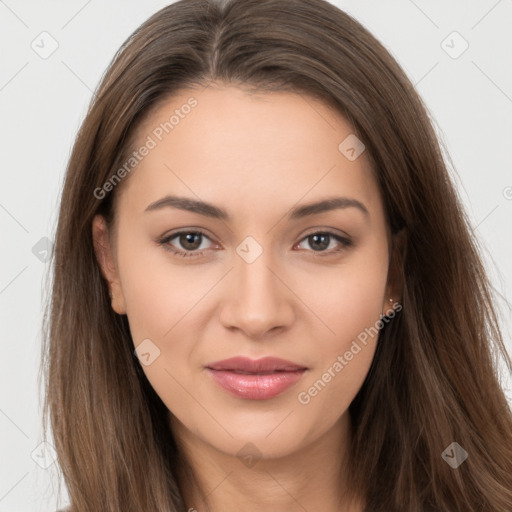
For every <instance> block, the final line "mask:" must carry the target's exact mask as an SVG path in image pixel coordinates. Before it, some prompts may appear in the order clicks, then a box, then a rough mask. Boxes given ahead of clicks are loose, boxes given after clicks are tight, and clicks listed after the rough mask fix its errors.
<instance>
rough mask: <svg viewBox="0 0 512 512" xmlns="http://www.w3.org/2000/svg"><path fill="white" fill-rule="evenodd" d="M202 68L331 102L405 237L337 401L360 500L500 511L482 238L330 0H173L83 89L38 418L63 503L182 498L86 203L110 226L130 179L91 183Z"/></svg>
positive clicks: (379, 61) (352, 26) (150, 503)
mask: <svg viewBox="0 0 512 512" xmlns="http://www.w3.org/2000/svg"><path fill="white" fill-rule="evenodd" d="M212 82H219V83H226V84H234V85H237V86H240V87H243V88H246V89H248V88H252V89H253V90H255V91H263V92H265V91H269V92H270V91H290V92H295V93H299V94H304V95H310V96H314V97H316V98H320V99H322V100H323V101H325V102H326V103H328V104H329V105H330V106H331V107H332V108H333V109H337V110H338V111H339V112H340V113H341V114H342V115H343V116H345V118H346V119H347V120H348V121H349V122H350V123H351V125H352V126H353V128H354V132H355V133H357V135H358V137H359V138H360V139H361V140H362V141H363V142H364V144H365V146H366V151H367V154H368V156H369V158H370V160H371V162H372V166H373V171H374V174H375V178H376V180H377V182H378V184H379V186H380V189H381V193H382V197H383V200H384V206H385V210H386V216H387V219H388V222H389V226H390V228H391V230H392V232H393V233H395V234H398V233H401V234H402V239H403V244H402V246H401V250H400V252H399V254H398V256H397V258H396V259H395V261H394V262H393V265H395V266H396V268H398V272H399V273H400V274H401V276H402V277H403V282H404V286H403V295H402V304H403V309H402V311H401V312H400V313H399V314H398V315H396V317H395V318H394V319H393V321H391V322H389V323H388V324H387V325H385V327H383V328H382V330H381V332H380V335H379V343H378V347H377V351H376V353H375V357H374V360H373V362H372V365H371V368H370V371H369V373H368V375H367V378H366V380H365V382H364V384H363V386H362V388H361V389H360V391H359V393H358V394H357V396H356V397H355V399H354V401H353V402H352V404H351V405H350V413H351V418H352V422H353V427H354V438H353V442H352V444H351V447H350V453H349V455H350V465H349V466H348V467H349V468H350V473H349V478H350V481H349V484H350V488H351V489H352V490H354V492H357V493H358V494H361V495H362V496H364V497H365V499H366V503H367V508H366V510H367V511H368V512H379V511H382V512H392V511H407V512H413V511H425V510H442V511H449V512H468V511H493V512H510V510H512V413H511V411H510V408H509V407H508V404H507V400H506V396H505V394H504V392H503V390H502V389H501V387H500V383H499V377H498V369H497V363H496V360H494V357H495V356H496V355H501V356H502V357H503V359H504V360H505V362H506V364H507V366H508V368H509V369H511V370H512V361H511V358H510V356H509V355H508V354H507V352H506V348H505V345H504V343H503V340H502V334H501V332H500V327H499V322H498V319H497V312H496V306H495V305H494V300H495V297H494V294H493V293H494V292H493V290H492V286H491V284H490V282H489V280H488V277H487V275H486V273H485V269H484V266H483V264H482V260H481V256H480V248H479V245H478V242H477V241H476V240H475V239H474V237H473V236H472V228H471V225H470V222H469V220H468V218H467V216H466V213H465V211H464V209H463V207H462V205H461V201H460V199H459V197H458V195H457V192H456V190H455V187H454V185H453V183H452V181H451V178H450V176H449V173H448V170H447V165H446V163H445V161H444V160H443V156H442V152H441V150H440V145H439V142H438V140H437V139H436V134H435V130H434V129H433V126H432V122H431V120H430V118H429V115H428V113H427V109H426V108H425V106H424V104H423V103H422V101H421V99H420V98H419V96H418V94H417V92H416V91H415V89H414V87H413V85H412V84H411V83H410V81H409V80H408V78H407V77H406V75H405V73H404V72H403V71H402V69H401V68H400V66H399V65H398V64H397V62H396V61H395V60H394V59H393V58H392V57H391V56H390V54H389V53H388V51H387V50H386V49H385V48H384V47H383V45H382V44H380V43H379V42H378V41H377V40H376V38H375V37H373V36H372V35H371V34H370V33H369V32H368V31H367V30H366V29H365V28H363V27H362V26H361V25H360V24H359V23H358V22H357V21H355V20H354V19H353V18H352V17H350V16H349V15H347V14H346V13H344V12H343V11H341V10H340V9H338V8H336V7H335V6H333V5H331V4H329V3H328V2H326V1H324V0H227V1H220V0H219V1H214V0H181V1H178V2H176V3H174V4H172V5H169V6H167V7H165V8H164V9H162V10H160V11H159V12H157V13H156V14H154V15H153V16H152V17H151V18H149V19H148V20H147V21H146V22H145V23H144V24H143V25H142V26H141V27H139V28H138V29H137V30H136V31H135V32H134V33H133V34H132V36H131V37H129V38H128V40H127V41H126V42H125V43H124V44H123V45H122V47H121V48H120V50H119V52H118V53H117V54H116V55H115V57H114V59H113V61H112V62H111V64H110V66H109V68H108V70H107V72H106V73H105V75H104V77H103V79H102V81H101V83H100V85H99V87H98V88H97V90H96V91H95V94H94V96H93V99H92V101H91V105H90V108H89V110H88V112H87V115H86V117H85V120H84V121H83V123H82V126H81V128H80V130H79V133H78V135H77V138H76V141H75V144H74V147H73V151H72V155H71V158H70V161H69V164H68V167H67V172H66V176H65V183H64V187H63V191H62V200H61V204H60V213H59V219H58V226H57V231H56V235H55V249H54V253H53V255H52V270H53V282H52V291H51V299H50V300H49V301H48V305H47V311H46V314H45V319H44V328H45V340H44V347H43V354H44V357H43V361H42V368H44V374H45V384H46V389H45V392H46V395H45V403H44V415H43V429H44V434H45V436H46V435H47V426H46V423H47V420H48V415H49V417H50V420H51V428H52V431H53V436H54V440H55V447H56V451H57V454H58V461H59V464H60V467H61V468H62V473H63V476H64V478H65V482H66V485H67V489H68V492H69V496H70V499H71V510H72V511H73V512H86V511H91V512H98V511H100V510H101V511H112V512H119V511H121V510H122V511H124V512H127V511H137V512H140V511H141V510H143V511H162V512H163V511H183V510H185V503H184V500H183V497H182V493H181V489H180V485H179V483H178V478H177V471H178V468H179V467H181V466H179V462H180V457H179V454H180V453H181V452H180V450H179V447H178V446H177V445H176V443H175V440H174V439H173V436H172V433H171V431H170V428H169V424H168V416H167V409H166V407H165V405H164V404H163V402H162V401H161V399H160V398H159V397H158V395H157V394H156V393H155V392H154V390H153V389H152V387H151V386H150V384H149V382H148V380H147V379H146V377H145V375H144V372H143V371H142V369H141V366H140V364H139V362H138V360H137V357H136V356H135V355H134V347H133V343H132V340H131V337H130V331H129V326H128V321H127V318H126V316H125V315H117V314H116V313H115V312H114V311H113V310H112V309H111V307H110V300H109V294H108V287H107V285H106V282H105V280H104V279H103V277H102V274H101V271H100V268H99V265H98V262H97V260H96V257H95V252H94V247H93V240H92V231H91V224H92V219H93V217H94V216H95V215H96V214H97V213H101V214H103V215H105V217H106V218H107V220H108V222H109V223H112V221H113V218H114V213H115V204H114V203H113V198H114V197H116V195H117V194H118V193H119V188H120V186H122V184H123V183H121V184H120V186H118V187H113V190H112V191H110V192H109V193H107V194H105V197H101V198H100V199H98V197H97V196H98V194H95V193H94V191H95V190H97V189H99V188H101V187H103V185H104V184H105V183H106V182H107V181H108V180H109V179H110V178H111V177H112V176H113V175H114V174H115V172H116V170H117V169H118V168H119V166H121V165H122V164H123V162H124V161H125V158H126V155H127V154H129V153H130V151H131V150H133V148H132V147H131V145H132V144H133V140H134V136H135V134H136V130H137V127H138V126H139V125H140V123H141V121H142V119H143V118H144V117H145V116H147V115H148V113H149V112H151V109H154V108H155V107H156V106H157V105H158V104H159V102H162V101H165V100H167V99H168V98H170V97H171V96H172V94H173V93H175V92H177V91H180V90H183V89H185V88H187V87H192V86H198V85H199V86H207V85H208V84H209V83H212ZM340 142H341V141H340ZM134 172H136V170H135V171H134ZM128 179H129V176H127V177H125V178H124V180H128ZM453 442H456V443H458V444H459V445H460V446H461V447H462V448H463V449H464V450H465V451H466V452H467V454H468V457H467V459H466V460H465V461H464V462H463V463H462V464H460V465H459V466H458V467H456V468H455V467H452V466H451V465H450V464H448V463H447V462H446V457H443V453H444V452H445V450H446V449H448V451H449V453H450V455H449V456H453V455H451V454H453V453H454V452H450V450H453V449H454V448H453V446H454V445H452V443H453ZM450 447H451V448H450Z"/></svg>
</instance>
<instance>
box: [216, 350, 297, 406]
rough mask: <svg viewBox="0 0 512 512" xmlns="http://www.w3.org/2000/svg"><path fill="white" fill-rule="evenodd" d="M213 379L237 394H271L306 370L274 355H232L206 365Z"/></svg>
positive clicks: (258, 396)
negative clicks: (253, 357)
mask: <svg viewBox="0 0 512 512" xmlns="http://www.w3.org/2000/svg"><path fill="white" fill-rule="evenodd" d="M206 369H207V371H208V373H209V374H210V375H211V376H212V378H213V380H214V381H215V382H216V383H217V384H219V385H220V386H221V387H222V388H223V389H225V390H226V391H228V392H229V393H231V394H232V395H235V396H237V397H239V398H245V399H248V400H265V399H269V398H273V397H275V396H277V395H279V394H281V393H282V392H284V391H285V390H286V389H288V388H289V387H290V386H292V385H293V384H295V383H296V382H297V381H298V380H299V379H300V378H301V377H302V375H303V374H304V372H305V371H306V370H307V368H306V367H305V366H302V365H298V364H295V363H293V362H291V361H286V360H284V359H280V358H276V357H264V358H262V359H257V360H253V359H249V358H247V357H232V358H230V359H224V360H222V361H216V362H215V363H210V364H208V365H207V366H206Z"/></svg>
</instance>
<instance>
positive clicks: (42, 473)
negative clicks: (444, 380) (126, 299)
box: [0, 0, 512, 512]
mask: <svg viewBox="0 0 512 512" xmlns="http://www.w3.org/2000/svg"><path fill="white" fill-rule="evenodd" d="M168 3H169V2H164V1H159V0H151V1H142V0H123V1H121V0H111V1H109V2H99V1H98V0H89V1H87V0H72V1H70V0H66V1H64V0H60V1H56V0H53V1H51V0H48V1H45V2H36V1H23V0H20V1H15V0H0V48H1V63H0V145H1V147H0V155H1V161H0V164H1V165H0V175H1V188H0V226H1V240H2V245H1V247H2V251H1V267H0V268H1V271H0V314H1V317H0V318H1V338H0V340H1V347H0V348H1V355H0V375H1V385H0V434H1V435H0V440H1V441H0V512H20V511H24V512H32V511H34V512H35V511H37V512H39V511H55V510H56V508H57V504H58V502H57V497H58V489H57V487H56V477H57V475H58V473H57V468H56V463H54V464H51V462H52V459H51V450H49V449H47V450H46V451H44V450H42V447H41V446H40V443H41V440H42V439H41V431H42V429H41V409H40V393H41V391H40V390H39V389H38V381H37V374H38V369H39V357H40V343H41V334H40V328H41V318H42V300H43V285H44V280H43V278H44V275H45V273H46V263H45V259H46V255H47V254H49V251H51V246H52V241H53V237H54V229H55V223H56V218H57V206H58V202H59V193H60V189H61V185H62V180H63V176H64V171H65V167H66V163H67V160H68V158H69V155H70V151H71V148H72V144H73V141H74V137H75V135H76V132H77V129H78V127H79V125H80V123H81V121H82V120H83V117H84V114H85V111H86V108H87V105H88V103H89V100H90V98H91V94H92V91H93V90H94V88H95V87H96V85H97V83H98V81H99V79H100V77H101V75H102V74H103V72H104V71H105V68H106V66H107V65H108V63H109V62H110V60H111V58H112V57H113V55H114V53H115V52H116V51H117V49H118V48H119V46H120V45H121V43H122V42H123V41H124V40H125V39H126V38H127V37H128V36H129V35H130V34H131V33H132V32H133V31H134V30H135V29H136V28H137V27H138V26H139V25H140V24H141V23H142V22H143V21H145V20H146V19H147V18H148V17H149V16H150V15H151V14H153V13H154V12H156V11H157V10H159V9H160V8H162V7H164V6H165V5H167V4H168ZM333 3H335V4H336V5H337V6H339V7H341V8H342V9H344V10H346V11H347V12H348V13H350V14H352V15H353V16H354V17H355V18H356V19H357V20H359V21H360V22H361V23H362V24H363V25H364V26H366V27H367V28H368V29H369V30H370V31H371V32H372V33H373V34H374V35H375V36H376V37H377V38H378V39H379V40H380V41H381V42H382V43H383V44H384V45H385V46H386V47H387V48H388V49H389V51H390V52H391V54H392V55H393V56H394V57H395V58H396V59H397V60H398V61H399V63H400V64H401V65H402V67H403V68H404V70H405V71H406V73H407V74H408V76H409V77H410V79H411V81H412V82H413V83H414V84H415V86H416V88H417V90H418V92H419V93H420V95H421V96H422V97H423V99H424V100H425V102H426V104H427V107H428V109H429V110H430V112H431V114H432V117H433V118H434V119H435V123H436V128H437V131H438V134H439V137H440V139H441V140H442V143H443V144H444V146H445V147H446V150H447V151H448V153H449V155H450V156H451V159H452V161H453V165H454V168H453V169H452V170H451V172H452V174H453V178H454V180H455V183H456V186H457V188H458V189H459V191H460V194H461V197H462V199H463V201H464V203H465V205H466V208H467V211H468V214H469V217H470V218H471V221H472V223H473V227H474V234H475V237H477V238H478V240H479V241H480V242H481V244H482V246H483V247H484V248H485V252H484V258H485V262H486V264H487V266H488V270H489V272H490V275H491V277H492V280H493V284H494V286H495V288H496V291H497V292H498V293H499V294H500V295H501V296H502V299H501V300H500V303H499V304H498V306H499V307H500V310H501V312H502V313H501V315H502V316H501V323H502V326H503V330H504V334H505V336H506V342H507V346H508V349H509V351H512V350H511V349H512V343H511V332H510V328H509V325H510V307H509V306H507V301H508V302H510V294H511V288H512V268H511V264H510V262H511V261H512V239H511V236H510V225H511V220H512V173H511V169H512V152H511V151H510V147H511V142H512V69H511V64H512V61H511V60H510V56H511V55H512V31H511V30H510V27H512V1H510V0H499V1H496V0H479V1H474V0H472V1H464V2H463V1H450V2H447V1H440V0H428V1H427V0H421V1H420V0H415V1H414V2H413V1H412V0H392V1H387V0H384V1H383V0H366V1H361V0H359V1H356V0H353V1H338V2H333ZM42 33H43V34H42ZM41 40H44V43H42V42H41ZM466 46H467V48H466ZM52 50H54V51H53V53H52V54H51V55H45V54H44V52H45V51H46V52H50V51H52ZM502 371H503V373H505V372H504V370H502ZM504 378H506V380H504V388H505V389H506V392H507V394H508V397H509V398H510V402H511V404H512V384H511V380H510V378H509V376H508V375H504ZM47 465H48V467H46V466H47ZM66 502H67V493H66V490H65V488H63V489H62V493H61V501H60V503H59V505H64V504H65V503H66Z"/></svg>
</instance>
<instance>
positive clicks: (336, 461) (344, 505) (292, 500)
mask: <svg viewBox="0 0 512 512" xmlns="http://www.w3.org/2000/svg"><path fill="white" fill-rule="evenodd" d="M171 428H172V431H173V435H174V436H175V439H176V440H177V441H178V445H179V446H180V452H181V457H182V459H184V460H185V461H186V463H187V466H188V467H189V468H190V469H191V471H192V473H193V476H194V477H195V478H191V476H192V475H190V474H187V472H186V470H185V469H184V466H182V469H181V470H180V474H179V475H178V480H179V484H180V488H181V489H182V493H183V496H184V499H185V503H186V506H187V508H186V509H187V511H190V512H194V511H198V512H203V511H209V512H232V511H233V512H234V511H237V512H238V511H239V510H244V511H247V512H261V511H265V512H266V511H268V510H280V511H282V512H297V511H302V510H322V512H362V511H363V507H362V501H360V500H359V499H355V498H354V500H353V501H349V495H348V492H347V487H346V477H347V474H348V471H349V469H350V468H348V465H347V462H348V458H347V448H348V446H349V445H350V441H351V437H352V436H351V434H352V433H351V425H350V416H349V413H348V411H347V412H346V413H345V414H344V415H343V416H341V418H340V419H339V420H338V422H336V423H335V424H334V425H333V427H332V428H331V429H330V430H329V431H327V432H325V433H324V434H323V435H322V436H321V437H320V438H318V439H316V440H314V441H313V442H311V443H309V444H305V445H304V446H302V447H301V448H300V450H297V451H296V452H293V453H290V454H289V455H286V456H284V457H279V458H265V457H264V456H262V457H261V458H259V459H258V458H257V457H253V459H252V460H250V459H247V460H245V461H244V460H242V459H241V458H240V457H238V456H236V455H232V454H227V453H225V452H221V451H219V450H217V449H216V448H215V447H213V446H212V445H210V444H207V443H205V442H203V441H202V440H201V439H199V438H197V437H196V436H195V435H194V434H193V433H192V432H190V431H189V430H188V429H187V428H186V427H185V426H184V425H183V424H182V423H180V422H179V421H178V420H177V419H176V418H174V417H173V416H172V415H171ZM249 451H250V449H249Z"/></svg>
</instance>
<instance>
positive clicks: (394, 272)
mask: <svg viewBox="0 0 512 512" xmlns="http://www.w3.org/2000/svg"><path fill="white" fill-rule="evenodd" d="M406 241H407V235H406V232H405V228H402V229H401V230H400V231H398V232H397V233H394V234H392V235H391V249H390V257H389V267H388V281H387V284H386V293H385V294H384V298H383V302H382V314H383V315H389V313H390V311H393V310H395V309H396V307H397V306H398V305H399V304H401V303H402V290H403V285H404V273H403V263H404V260H405V250H406ZM390 299H392V300H391V301H390Z"/></svg>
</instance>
